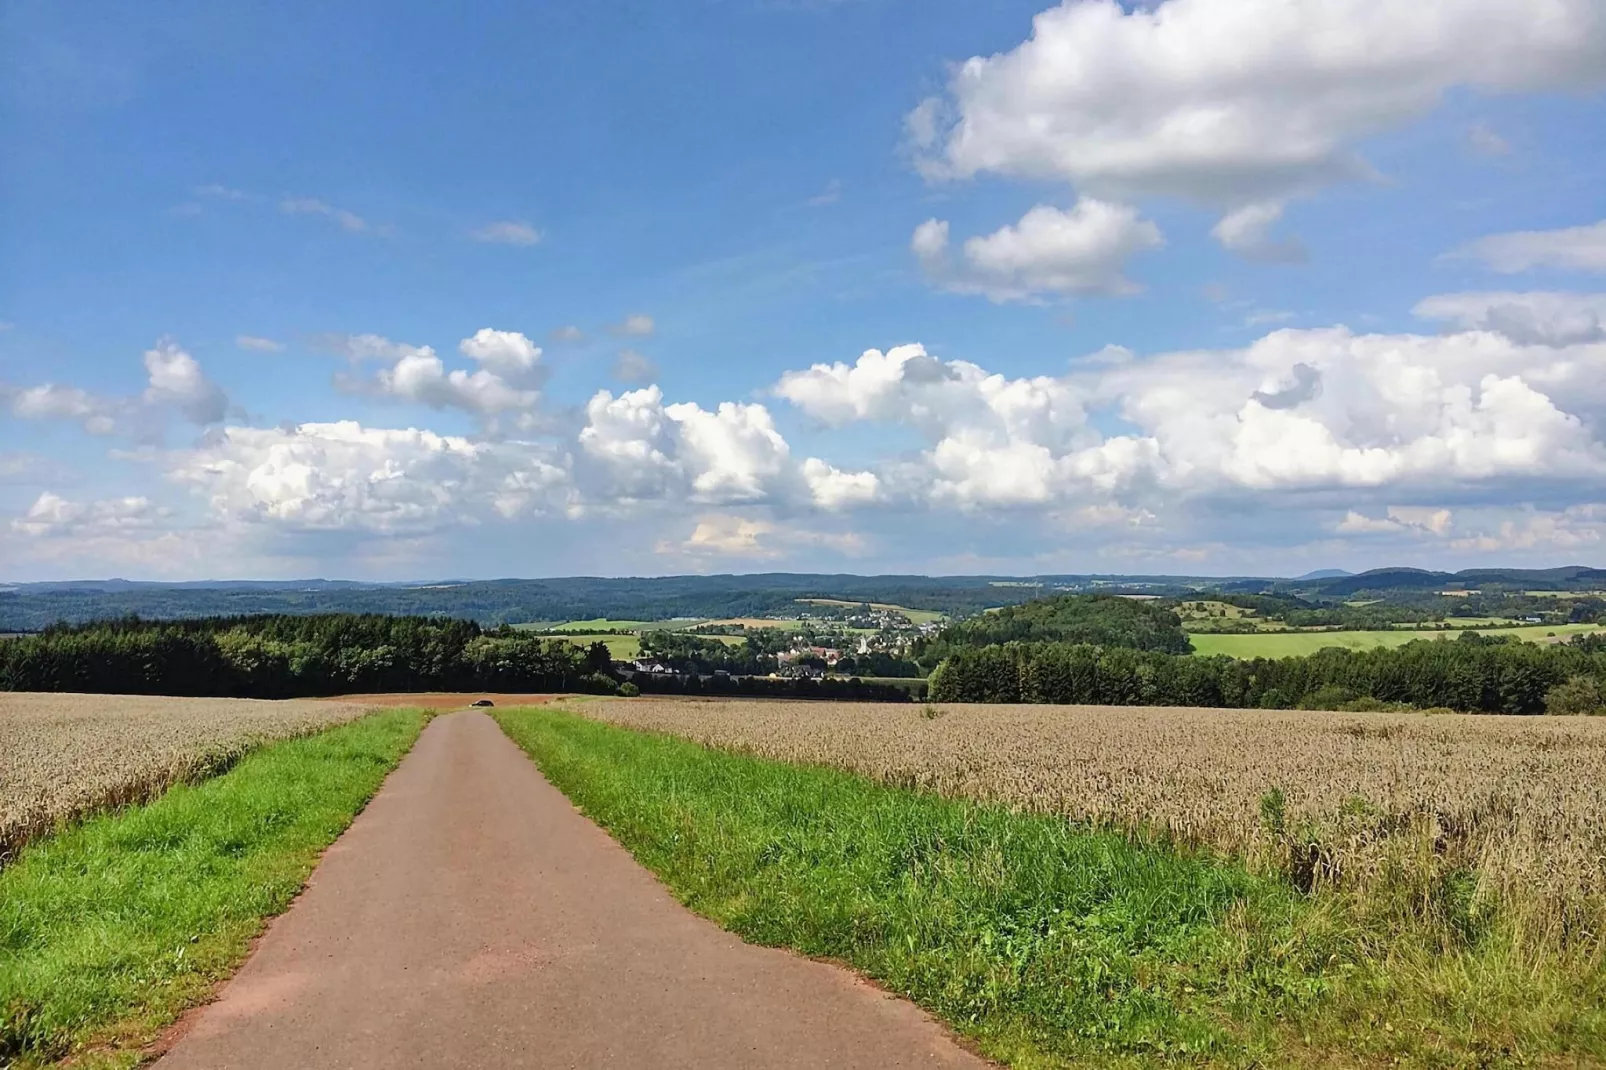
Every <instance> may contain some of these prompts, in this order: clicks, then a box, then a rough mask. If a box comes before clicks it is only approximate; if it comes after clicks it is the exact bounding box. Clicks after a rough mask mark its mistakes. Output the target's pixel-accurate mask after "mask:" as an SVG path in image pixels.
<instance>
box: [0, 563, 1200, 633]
mask: <svg viewBox="0 0 1606 1070" xmlns="http://www.w3.org/2000/svg"><path fill="white" fill-rule="evenodd" d="M1191 582H1192V583H1193V584H1194V586H1190V585H1189V583H1190V581H1187V579H1186V578H1185V577H1167V576H1150V577H1141V576H1043V577H1034V578H1032V579H1029V580H1019V579H1011V578H1007V577H995V576H938V577H932V576H852V575H812V574H807V573H784V572H776V573H765V574H759V575H749V576H736V575H723V576H657V577H616V578H604V577H595V576H571V577H563V578H556V579H540V580H521V579H507V580H475V581H464V582H454V581H444V582H438V583H422V584H360V583H352V582H349V581H330V580H305V581H300V582H249V583H247V582H216V583H184V584H160V583H130V582H127V581H122V580H102V581H89V582H83V583H35V584H18V585H16V586H14V587H12V588H10V589H4V588H0V632H6V631H22V632H27V631H38V630H39V629H41V628H44V627H46V626H48V625H50V624H54V623H56V622H58V621H67V622H70V623H77V622H83V621H91V620H107V619H112V618H118V617H125V616H138V617H141V618H143V619H145V620H174V619H182V618H190V617H229V616H244V615H251V614H282V613H294V614H308V613H390V614H398V615H421V616H432V617H433V616H443V617H459V618H463V619H467V620H474V621H478V622H479V623H480V624H483V625H492V626H494V625H498V624H521V623H527V622H536V621H566V620H591V619H594V618H610V619H613V620H669V619H673V618H677V617H679V618H702V619H720V618H725V617H758V616H768V615H791V614H795V613H796V612H797V611H798V609H799V606H798V599H801V598H833V599H842V600H846V601H852V602H877V603H885V604H891V605H899V606H906V607H908V608H910V609H924V610H934V611H936V612H938V613H943V614H946V615H948V616H954V617H960V616H969V615H971V614H973V613H980V612H981V611H982V610H984V609H989V608H992V607H996V606H1002V605H1007V604H1010V603H1014V602H1022V601H1025V600H1026V599H1028V598H1033V597H1036V596H1037V595H1039V594H1042V593H1043V592H1044V591H1052V590H1063V589H1069V590H1081V589H1085V588H1087V587H1089V586H1096V585H1113V586H1114V587H1115V589H1116V590H1123V589H1126V587H1127V585H1128V584H1130V586H1131V588H1132V589H1133V590H1139V591H1148V592H1152V593H1156V594H1161V593H1163V594H1175V595H1179V596H1180V595H1187V594H1190V593H1192V591H1193V590H1194V587H1195V586H1196V585H1197V583H1198V581H1191Z"/></svg>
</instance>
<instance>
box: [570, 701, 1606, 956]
mask: <svg viewBox="0 0 1606 1070" xmlns="http://www.w3.org/2000/svg"><path fill="white" fill-rule="evenodd" d="M574 709H575V712H577V713H581V714H583V715H585V716H588V717H593V718H596V719H599V720H604V721H609V722H612V723H615V724H620V725H626V726H630V727H634V728H642V729H648V730H654V731H661V732H667V733H670V734H673V735H677V736H682V737H685V738H688V739H693V740H696V741H698V742H701V743H706V744H709V745H711V746H715V747H720V748H724V749H734V750H739V751H744V752H748V753H751V754H755V755H758V756H761V757H766V758H776V759H781V760H784V761H790V762H803V763H811V764H821V765H828V766H835V767H838V768H842V769H846V770H850V771H852V772H855V773H859V774H863V775H867V776H870V777H873V778H876V779H879V780H881V781H884V782H888V783H892V784H897V785H903V786H908V787H915V788H920V789H924V790H930V791H935V792H940V793H945V794H949V795H956V796H965V797H969V798H975V799H981V800H985V801H992V802H1001V803H1005V804H1007V805H1010V806H1014V807H1019V808H1023V809H1029V810H1034V811H1044V812H1053V813H1061V814H1066V815H1068V816H1071V817H1074V818H1077V819H1082V820H1088V821H1093V822H1097V823H1101V824H1110V825H1116V826H1120V827H1125V828H1131V829H1137V828H1142V829H1148V830H1153V831H1157V832H1159V833H1162V834H1165V835H1169V836H1172V837H1175V838H1176V839H1177V840H1180V841H1182V842H1184V843H1187V844H1191V845H1199V846H1206V847H1211V848H1217V849H1221V850H1224V851H1229V852H1232V853H1234V854H1238V855H1241V856H1243V857H1246V858H1249V859H1251V860H1254V859H1260V860H1266V859H1273V860H1275V861H1277V862H1278V863H1279V864H1281V865H1285V866H1286V865H1289V864H1290V863H1291V862H1292V863H1294V864H1296V865H1297V864H1298V863H1299V861H1300V860H1303V861H1304V863H1305V864H1306V865H1307V866H1308V867H1310V868H1311V869H1312V870H1314V872H1312V873H1311V876H1312V878H1313V879H1314V880H1319V881H1322V882H1325V883H1329V884H1332V885H1335V886H1344V887H1350V888H1357V889H1361V890H1365V889H1366V888H1368V887H1369V886H1379V885H1382V884H1388V885H1390V886H1391V887H1393V888H1395V889H1398V888H1400V887H1417V888H1422V887H1425V886H1426V884H1427V882H1431V881H1432V880H1433V879H1435V878H1436V877H1442V876H1443V875H1444V874H1446V873H1449V872H1452V871H1457V870H1461V871H1472V872H1475V873H1476V874H1477V877H1478V880H1479V882H1480V884H1479V887H1480V888H1481V890H1482V891H1483V892H1485V893H1490V894H1496V895H1499V896H1501V897H1502V898H1503V899H1509V900H1512V901H1518V902H1520V903H1522V904H1523V905H1524V906H1525V907H1526V908H1528V909H1526V910H1525V911H1524V913H1525V914H1527V915H1529V917H1528V919H1527V920H1529V921H1533V922H1538V923H1539V924H1540V925H1541V926H1544V927H1549V926H1553V925H1560V926H1564V927H1565V928H1566V929H1568V930H1571V931H1572V932H1574V933H1576V932H1577V931H1578V926H1579V924H1582V925H1583V926H1584V927H1585V929H1586V930H1587V931H1588V933H1592V934H1594V936H1592V937H1590V938H1591V939H1593V938H1595V937H1598V935H1599V932H1600V929H1599V925H1600V923H1601V921H1602V920H1606V719H1596V718H1521V717H1486V716H1485V717H1479V716H1467V715H1425V714H1380V713H1353V714H1351V713H1308V712H1289V711H1262V710H1214V709H1209V710H1207V709H1180V708H1145V707H1099V706H1085V707H1077V706H967V705H951V706H940V707H931V706H928V707H925V708H924V709H922V707H919V706H914V705H909V706H896V705H858V704H848V703H841V704H834V703H811V702H750V701H730V700H701V701H699V700H691V699H673V700H653V699H646V698H640V699H628V700H614V701H607V702H586V703H576V704H575V705H574ZM1274 792H1280V793H1281V795H1282V801H1281V805H1280V806H1279V805H1278V803H1277V802H1276V800H1275V796H1274ZM1279 811H1280V812H1279ZM1402 877H1404V878H1406V879H1405V880H1403V881H1402V880H1401V878H1402ZM1551 935H1554V934H1551ZM1586 935H1587V934H1586ZM1541 938H1543V937H1541Z"/></svg>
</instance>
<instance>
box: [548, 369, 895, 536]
mask: <svg viewBox="0 0 1606 1070" xmlns="http://www.w3.org/2000/svg"><path fill="white" fill-rule="evenodd" d="M578 441H579V445H580V449H581V453H582V456H583V459H584V462H585V463H584V464H583V465H582V467H581V469H580V478H581V482H582V488H583V492H584V494H585V496H586V498H587V500H589V501H594V502H599V503H620V504H629V503H635V502H641V501H671V502H673V501H690V502H695V503H698V504H705V505H726V506H729V505H741V504H757V503H768V504H786V505H791V506H814V507H818V508H821V509H826V510H838V509H845V508H850V507H853V506H859V505H866V504H869V503H871V502H874V501H877V500H878V499H879V498H880V484H879V480H878V479H877V477H876V476H875V474H874V473H871V472H855V471H843V470H841V469H838V468H836V467H834V466H832V465H829V464H826V463H825V462H824V461H821V460H819V459H818V458H812V457H811V458H807V459H805V460H804V461H803V462H802V463H801V464H799V463H798V462H796V461H794V460H793V459H792V450H791V447H790V445H788V443H787V441H786V439H785V438H784V437H782V435H781V433H780V432H779V431H778V430H777V429H776V427H775V421H774V418H773V417H772V416H771V414H770V411H769V410H768V409H767V408H765V407H764V406H763V405H760V404H753V403H737V402H729V401H726V402H721V403H720V404H719V405H718V406H717V407H716V408H714V409H712V410H709V409H704V408H703V407H702V406H700V405H697V404H694V403H691V402H681V403H679V404H665V403H664V396H663V391H661V390H660V389H659V388H658V387H656V386H649V387H644V388H642V389H640V390H630V391H626V392H624V393H622V394H619V395H618V396H617V397H616V396H614V395H613V394H612V393H611V392H609V391H607V390H601V391H598V392H597V393H596V394H595V395H594V396H593V397H592V398H591V400H590V402H589V403H588V404H587V406H586V423H585V426H584V427H583V428H581V430H580V433H579V436H578Z"/></svg>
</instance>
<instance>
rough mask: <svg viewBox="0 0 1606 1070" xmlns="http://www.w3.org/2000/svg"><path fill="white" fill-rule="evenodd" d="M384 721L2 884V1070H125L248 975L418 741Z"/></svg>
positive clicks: (267, 753) (28, 866)
mask: <svg viewBox="0 0 1606 1070" xmlns="http://www.w3.org/2000/svg"><path fill="white" fill-rule="evenodd" d="M426 719H427V714H424V713H422V712H419V711H416V710H393V711H387V712H384V713H376V714H372V715H370V716H367V717H364V718H362V719H361V720H358V721H355V722H352V723H350V724H347V725H342V726H340V727H337V728H331V729H328V730H326V731H323V732H319V733H317V734H315V735H311V736H306V737H303V738H301V739H294V740H288V741H285V742H282V743H275V744H272V745H270V746H267V747H264V748H262V749H261V750H258V751H256V752H254V753H252V754H250V755H248V756H246V757H245V758H244V759H242V760H241V761H240V762H239V763H238V764H236V765H235V766H234V767H233V768H232V769H231V770H230V771H229V772H227V773H225V774H223V775H221V776H218V777H215V778H213V779H211V780H207V781H203V782H201V783H199V784H194V785H179V786H177V787H174V788H173V789H171V790H170V791H168V792H167V793H166V794H164V795H163V796H162V797H161V798H159V799H156V800H154V801H152V802H150V803H148V804H146V805H143V806H135V807H130V808H128V809H125V810H122V811H119V812H116V813H111V814H105V815H101V816H98V817H94V818H90V819H89V820H87V821H84V822H83V823H82V824H80V825H77V826H74V827H72V828H69V829H66V830H63V831H62V832H59V833H57V834H56V835H54V836H50V837H47V838H45V839H43V840H40V841H38V842H36V843H34V844H33V845H31V846H29V847H27V848H26V849H24V851H23V853H22V854H21V855H20V856H19V858H18V859H17V860H16V861H15V862H14V863H13V864H11V865H10V866H7V867H6V868H5V869H3V870H0V1066H10V1065H14V1066H17V1067H30V1066H37V1065H47V1064H49V1063H50V1062H51V1061H52V1060H58V1059H62V1058H65V1057H68V1056H73V1057H74V1059H73V1063H74V1065H75V1066H127V1065H132V1064H134V1063H136V1062H137V1061H139V1058H140V1054H139V1049H140V1047H141V1046H142V1045H144V1044H145V1043H147V1042H148V1041H150V1040H151V1039H152V1038H153V1037H154V1036H155V1035H156V1033H157V1032H158V1031H159V1030H160V1029H161V1028H162V1027H164V1026H165V1025H167V1024H168V1023H170V1022H172V1021H173V1020H174V1019H175V1018H176V1017H177V1015H178V1014H179V1012H181V1011H182V1010H184V1009H185V1008H187V1007H189V1006H192V1005H194V1004H196V1003H198V1002H200V1001H202V1000H204V999H205V998H206V996H207V995H208V993H209V992H210V991H211V989H212V987H213V986H214V985H215V984H216V983H217V982H218V981H219V980H221V979H222V978H224V977H226V976H227V975H228V974H229V973H230V972H232V971H233V969H234V968H235V967H236V966H238V965H239V963H240V962H241V960H242V959H243V958H244V956H245V954H246V953H247V951H248V950H249V948H250V943H251V940H252V939H253V938H254V937H255V936H256V934H257V933H258V932H260V931H261V928H262V925H263V922H264V919H266V918H268V917H270V916H272V915H274V914H277V913H279V912H280V911H282V910H284V909H285V907H286V906H288V905H289V903H290V901H291V900H292V899H293V898H294V897H295V895H296V893H297V892H298V891H300V889H301V887H302V885H303V884H304V883H305V881H306V879H307V876H308V874H310V873H311V872H312V868H313V866H314V865H316V863H317V861H318V857H319V855H320V854H321V853H322V851H323V850H324V848H326V847H328V846H329V844H331V843H332V842H334V840H335V838H336V837H337V836H339V835H340V833H341V832H343V831H344V830H345V829H346V827H347V826H348V825H350V824H351V821H352V819H353V818H354V817H356V815H357V814H358V812H359V811H361V810H362V808H363V806H364V804H366V803H367V801H368V800H369V798H371V797H372V796H373V794H374V792H375V791H377V790H378V788H379V785H380V783H381V782H382V781H383V780H384V778H385V776H386V774H388V773H389V772H390V771H391V770H392V769H393V768H395V766H396V763H397V762H398V761H400V760H401V758H402V756H403V755H404V754H406V753H407V750H408V749H409V748H410V747H411V746H412V744H413V741H414V740H416V739H417V738H418V733H419V731H420V730H421V729H422V727H423V725H424V722H425V720H426Z"/></svg>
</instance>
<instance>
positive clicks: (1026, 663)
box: [930, 633, 1606, 714]
mask: <svg viewBox="0 0 1606 1070" xmlns="http://www.w3.org/2000/svg"><path fill="white" fill-rule="evenodd" d="M1564 686H1570V687H1572V688H1573V689H1578V688H1581V687H1582V688H1585V689H1587V688H1588V687H1590V686H1593V687H1596V688H1601V687H1603V686H1606V649H1602V645H1601V644H1598V643H1573V644H1567V645H1551V646H1540V645H1537V644H1533V643H1522V642H1516V641H1513V640H1509V639H1496V638H1490V637H1483V636H1479V635H1476V634H1472V633H1467V634H1464V635H1462V636H1461V637H1460V638H1459V639H1457V640H1455V641H1453V642H1450V641H1432V640H1419V641H1417V642H1413V643H1408V644H1406V645H1404V646H1401V647H1395V648H1392V649H1385V648H1378V649H1375V650H1364V651H1354V650H1344V649H1339V648H1330V649H1327V650H1322V651H1318V652H1317V653H1315V654H1311V655H1309V656H1306V657H1291V658H1279V659H1275V660H1273V659H1266V658H1254V659H1248V660H1243V659H1235V658H1228V657H1198V656H1192V657H1178V656H1175V655H1171V654H1163V653H1156V652H1152V651H1141V650H1132V649H1126V648H1121V647H1099V646H1093V645H1089V644H1069V643H1006V644H1003V645H998V646H990V647H982V648H976V649H964V650H957V651H955V652H953V653H952V654H950V655H949V656H948V658H947V659H946V660H944V661H943V662H942V664H941V665H939V666H938V667H937V670H936V671H935V672H934V673H933V674H932V677H931V683H930V696H931V698H932V699H933V700H934V701H939V702H1052V703H1066V704H1096V705H1114V706H1220V707H1259V708H1263V709H1290V708H1295V707H1300V706H1304V707H1305V708H1316V707H1319V706H1328V707H1330V706H1336V705H1341V704H1343V703H1345V702H1348V701H1354V700H1356V699H1365V700H1366V701H1368V702H1376V703H1401V704H1406V705H1410V706H1415V707H1420V708H1433V707H1445V708H1449V709H1454V710H1461V711H1466V712H1472V713H1515V714H1530V713H1543V712H1545V709H1546V697H1547V695H1550V694H1552V692H1554V691H1556V689H1558V688H1562V687H1564ZM1558 712H1560V711H1558ZM1569 712H1571V711H1569Z"/></svg>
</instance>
